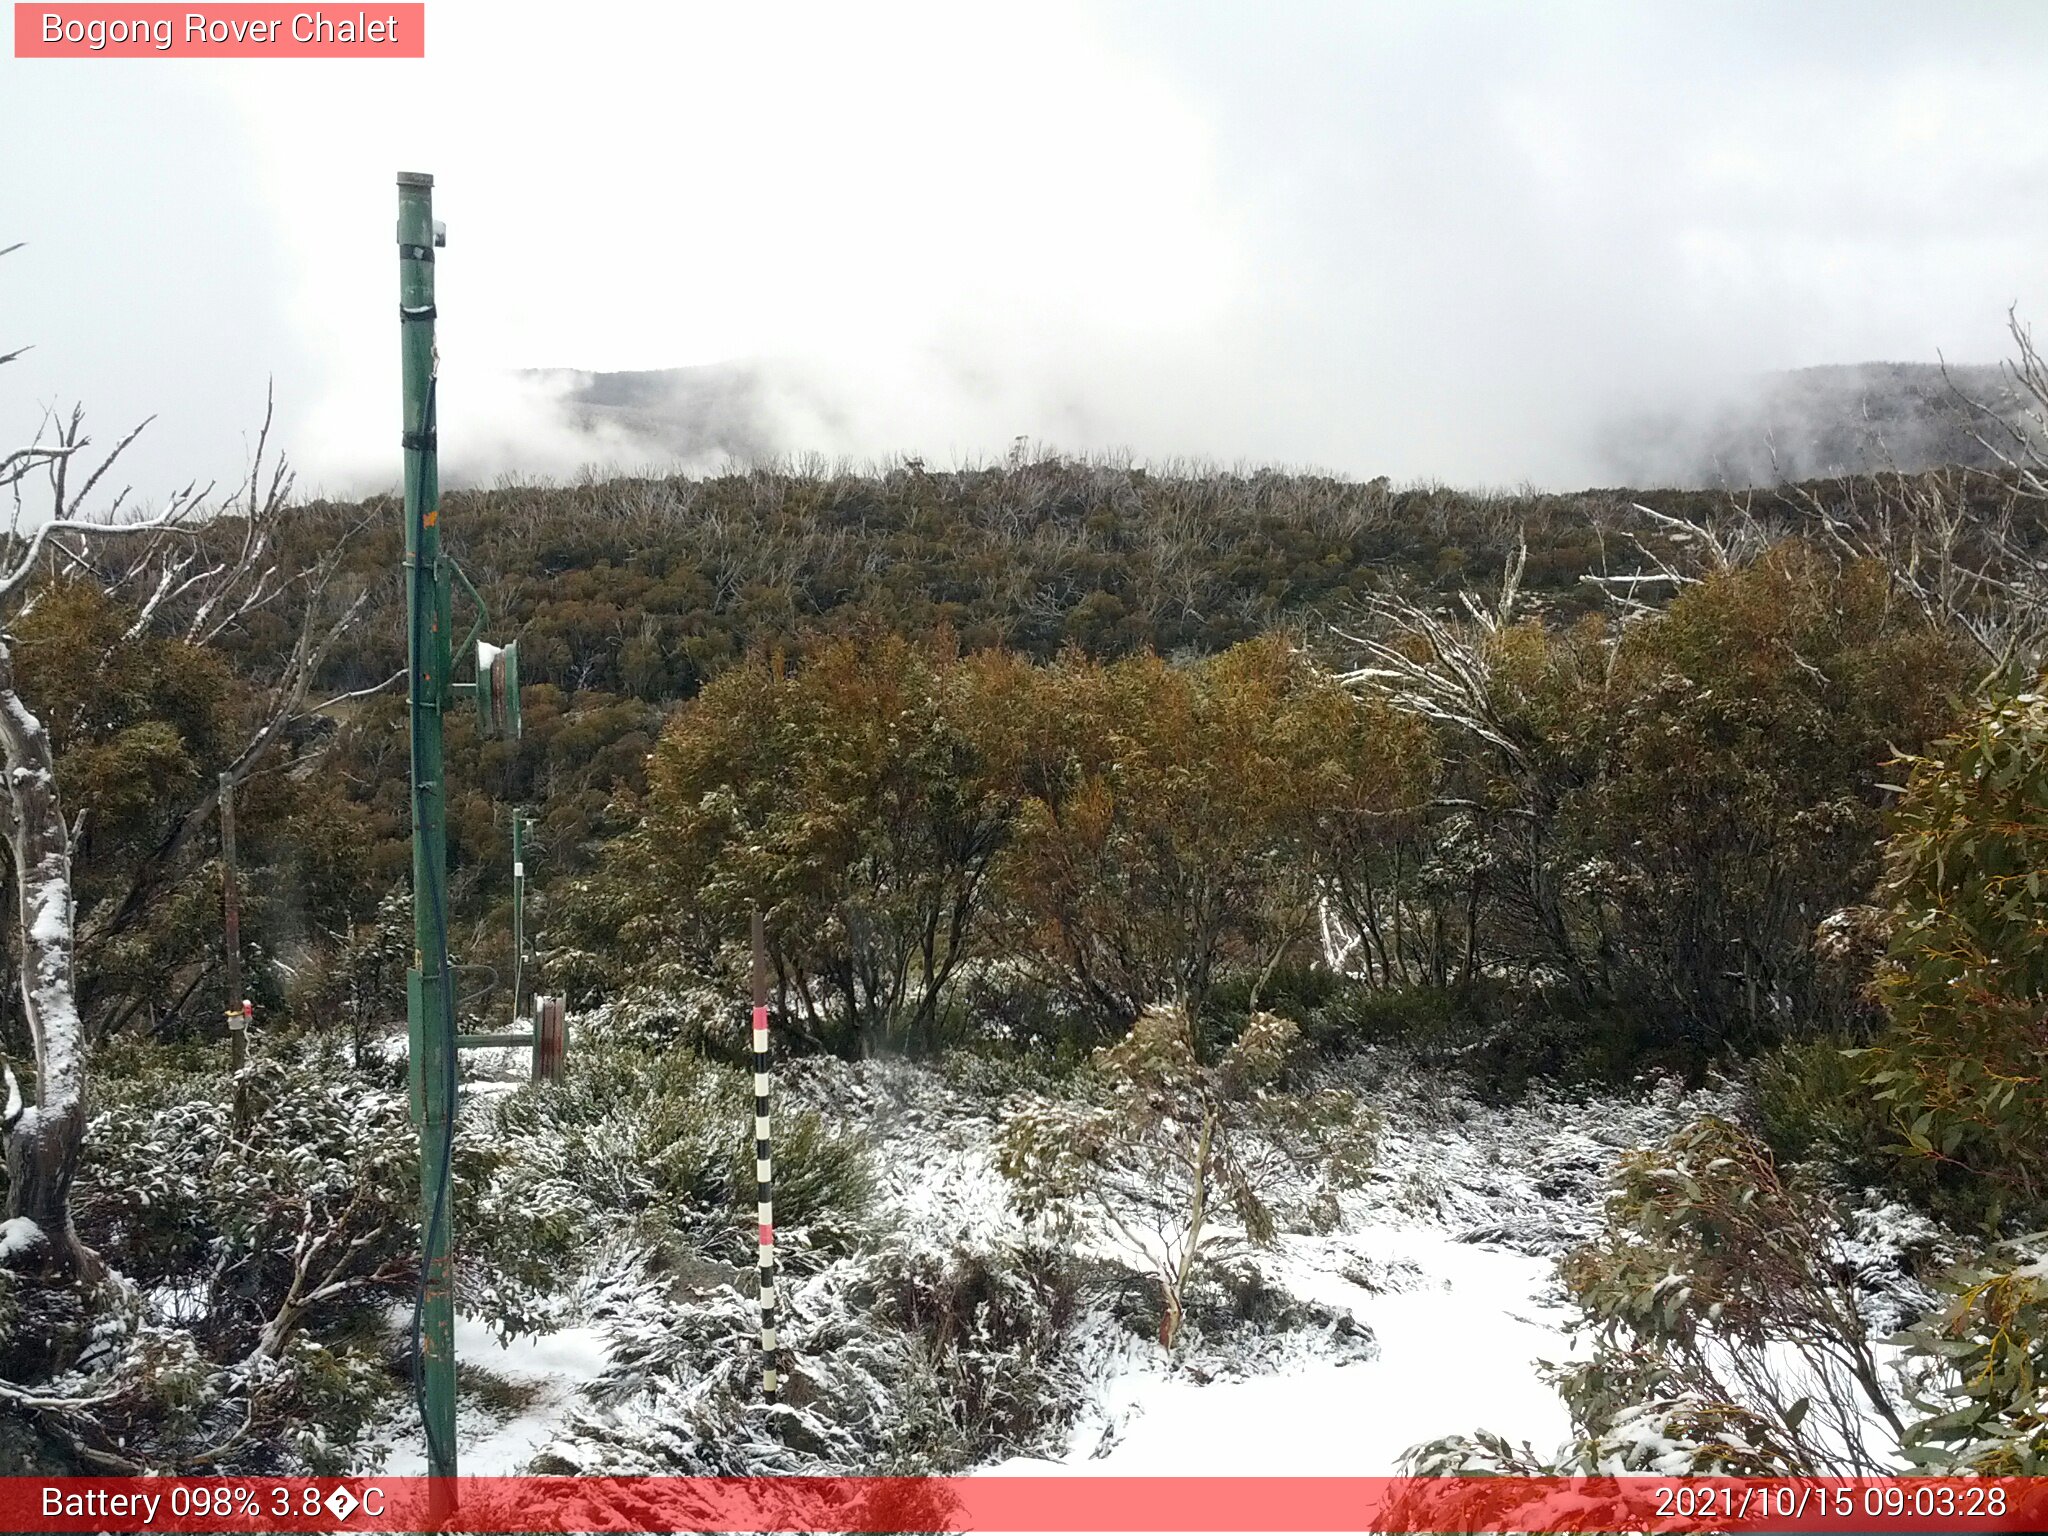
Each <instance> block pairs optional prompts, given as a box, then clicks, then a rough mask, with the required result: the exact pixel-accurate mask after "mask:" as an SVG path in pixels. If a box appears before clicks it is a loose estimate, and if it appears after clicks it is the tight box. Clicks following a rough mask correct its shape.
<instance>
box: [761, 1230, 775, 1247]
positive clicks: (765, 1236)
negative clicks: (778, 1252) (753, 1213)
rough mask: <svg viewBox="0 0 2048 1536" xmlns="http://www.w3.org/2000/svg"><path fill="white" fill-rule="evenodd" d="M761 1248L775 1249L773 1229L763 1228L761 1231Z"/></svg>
mask: <svg viewBox="0 0 2048 1536" xmlns="http://www.w3.org/2000/svg"><path fill="white" fill-rule="evenodd" d="M761 1246H762V1247H763V1248H773V1247H774V1246H775V1229H774V1228H773V1227H763V1228H762V1229H761Z"/></svg>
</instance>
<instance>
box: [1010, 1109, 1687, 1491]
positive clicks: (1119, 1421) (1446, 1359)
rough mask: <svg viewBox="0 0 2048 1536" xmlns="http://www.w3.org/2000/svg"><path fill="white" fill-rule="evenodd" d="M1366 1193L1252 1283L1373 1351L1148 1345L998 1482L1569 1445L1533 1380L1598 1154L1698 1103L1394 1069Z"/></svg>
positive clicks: (1356, 1463)
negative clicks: (1042, 1454)
mask: <svg viewBox="0 0 2048 1536" xmlns="http://www.w3.org/2000/svg"><path fill="white" fill-rule="evenodd" d="M1372 1098H1373V1100H1374V1102H1375V1103H1376V1104H1377V1105H1378V1106H1379V1108H1380V1109H1381V1112H1382V1113H1383V1115H1384V1116H1385V1119H1386V1126H1385V1130H1384V1132H1383V1137H1382V1143H1381V1157H1380V1164H1379V1167H1378V1169H1377V1171H1376V1173H1375V1176H1374V1179H1373V1181H1372V1183H1371V1185H1370V1186H1369V1187H1368V1188H1367V1189H1366V1190H1364V1191H1362V1192H1360V1193H1358V1194H1356V1195H1353V1196H1349V1197H1347V1198H1346V1200H1345V1202H1344V1216H1345V1219H1344V1221H1343V1223H1342V1224H1341V1226H1340V1227H1339V1229H1338V1230H1337V1231H1335V1232H1333V1233H1328V1234H1323V1235H1320V1236H1317V1235H1309V1234H1297V1233H1284V1234H1282V1235H1281V1237H1280V1238H1279V1240H1278V1242H1277V1244H1276V1248H1275V1250H1274V1251H1273V1252H1270V1253H1268V1254H1266V1255H1264V1256H1262V1267H1263V1268H1264V1269H1265V1271H1266V1273H1267V1275H1268V1277H1269V1278H1270V1279H1271V1280H1273V1281H1274V1282H1276V1283H1277V1284H1279V1285H1280V1286H1281V1287H1282V1288H1284V1289H1285V1290H1287V1291H1288V1292H1290V1293H1291V1294H1293V1295H1295V1296H1297V1297H1299V1298H1301V1299H1302V1300H1305V1301H1311V1302H1316V1303H1320V1304H1322V1305H1324V1306H1327V1307H1331V1308H1335V1309H1339V1310H1341V1311H1345V1312H1349V1313H1350V1314H1351V1316H1352V1317H1353V1318H1354V1319H1355V1320H1356V1321H1357V1322H1358V1323H1360V1324H1363V1325H1364V1326H1365V1327H1366V1328H1367V1329H1369V1330H1370V1331H1371V1333H1372V1335H1373V1337H1374V1339H1375V1340H1376V1342H1377V1345H1378V1351H1377V1356H1376V1358H1372V1359H1367V1360H1358V1359H1356V1358H1355V1357H1353V1358H1343V1359H1318V1358H1316V1357H1315V1356H1314V1355H1312V1354H1311V1355H1309V1356H1307V1357H1306V1358H1299V1359H1296V1360H1294V1361H1292V1362H1291V1363H1290V1364H1288V1365H1287V1366H1286V1367H1284V1368H1283V1369H1281V1370H1279V1371H1275V1372H1271V1373H1268V1374H1263V1375H1255V1376H1238V1375H1235V1374H1232V1375H1230V1376H1228V1377H1224V1378H1218V1379H1206V1380H1205V1379H1204V1375H1205V1374H1206V1373H1199V1372H1197V1373H1191V1372H1188V1371H1184V1370H1178V1369H1174V1368H1172V1367H1171V1366H1169V1365H1168V1364H1167V1363H1166V1362H1165V1361H1164V1360H1162V1359H1161V1358H1159V1356H1158V1355H1157V1353H1156V1352H1154V1353H1152V1354H1151V1355H1150V1356H1149V1357H1140V1358H1138V1359H1137V1360H1135V1361H1133V1362H1131V1363H1130V1365H1129V1367H1128V1368H1127V1369H1126V1370H1125V1371H1123V1372H1121V1373H1119V1374H1117V1375H1115V1376H1112V1377H1110V1378H1109V1379H1108V1380H1106V1381H1105V1382H1104V1383H1103V1384H1102V1389H1101V1393H1100V1397H1099V1400H1098V1401H1097V1402H1096V1403H1095V1404H1094V1405H1092V1406H1091V1409H1090V1411H1089V1412H1088V1413H1086V1414H1084V1415H1083V1417H1082V1418H1081V1420H1080V1421H1079V1422H1078V1423H1077V1424H1076V1426H1075V1429H1074V1432H1073V1434H1072V1436H1071V1437H1070V1440H1069V1444H1068V1447H1067V1451H1066V1454H1065V1455H1064V1456H1062V1457H1061V1458H1059V1459H1058V1460H1057V1461H1045V1460H1038V1459H1030V1458H1022V1457H1019V1458H1013V1459H1011V1460H1009V1461H1006V1462H1003V1463H1000V1464H998V1465H996V1466H994V1467H991V1468H988V1469H987V1470H988V1471H991V1472H998V1473H1005V1474H1019V1475H1021V1474H1029V1473H1033V1472H1052V1471H1060V1472H1078V1473H1090V1474H1096V1473H1099V1474H1102V1475H1116V1476H1155V1475H1158V1476H1164V1475H1175V1474H1178V1475H1231V1474H1243V1475H1252V1474H1259V1475H1290V1476H1307V1475H1326V1476H1340V1475H1359V1476H1372V1475H1379V1474H1391V1473H1393V1472H1395V1471H1397V1470H1398V1468H1399V1463H1400V1461H1401V1458H1402V1455H1403V1453H1405V1452H1406V1451H1407V1450H1408V1449H1409V1448H1410V1447H1412V1446H1414V1445H1417V1444H1419V1443H1422V1442H1424V1441H1427V1440H1432V1439H1435V1438H1438V1437H1440V1436H1444V1435H1451V1434H1470V1433H1472V1432H1473V1431H1475V1430H1481V1429H1485V1430H1491V1431H1493V1432H1495V1433H1497V1434H1499V1435H1501V1436H1503V1437H1504V1438H1506V1439H1507V1440H1509V1441H1510V1442H1513V1443H1521V1442H1523V1441H1527V1442H1528V1443H1530V1444H1531V1445H1533V1446H1534V1447H1535V1448H1536V1449H1537V1450H1538V1451H1542V1452H1548V1451H1550V1450H1552V1449H1554V1448H1556V1447H1558V1446H1560V1445H1562V1444H1563V1443H1564V1442H1565V1441H1566V1440H1568V1439H1569V1438H1570V1434H1571V1422H1570V1419H1569V1416H1568V1415H1567V1414H1566V1411H1565V1408H1564V1404H1563V1402H1562V1401H1561V1400H1560V1399H1559V1398H1558V1396H1557V1394H1556V1392H1555V1391H1553V1390H1552V1389H1551V1387H1550V1386H1549V1384H1548V1383H1547V1382H1545V1381H1544V1380H1543V1379H1542V1378H1541V1376H1540V1375H1539V1374H1538V1372H1539V1366H1540V1362H1542V1361H1545V1360H1551V1361H1558V1360H1563V1359H1566V1358H1569V1356H1570V1353H1571V1347H1572V1346H1571V1341H1570V1340H1569V1339H1567V1338H1566V1336H1565V1334H1564V1333H1563V1331H1562V1329H1563V1326H1564V1324H1565V1323H1566V1322H1567V1321H1568V1318H1569V1314H1568V1312H1567V1311H1566V1309H1565V1307H1564V1306H1563V1297H1562V1294H1561V1292H1560V1291H1559V1289H1558V1287H1557V1284H1556V1281H1555V1278H1554V1261H1555V1258H1556V1256H1557V1255H1558V1254H1560V1253H1562V1252H1563V1251H1564V1249H1565V1248H1567V1247H1568V1246H1570V1245H1571V1244H1572V1243H1574V1242H1576V1241H1578V1240H1579V1239H1580V1238H1582V1237H1584V1236H1586V1235H1588V1234H1590V1232H1591V1231H1592V1230H1593V1228H1594V1226H1595V1225H1596V1224H1597V1221H1598V1217H1599V1209H1600V1202H1601V1199H1602V1196H1603V1194H1604V1190H1605V1182H1606V1178H1607V1174H1608V1171H1609V1169H1610V1168H1611V1166H1612V1164H1613V1161H1614V1159H1615V1158H1616V1157H1617V1156H1618V1155H1619V1153H1620V1152H1622V1151H1623V1150H1626V1149H1627V1148H1629V1147H1631V1146H1636V1145H1640V1144H1642V1143H1644V1142H1647V1141H1650V1140H1653V1139H1655V1137H1656V1136H1658V1135H1659V1134H1660V1133H1662V1132H1663V1131H1666V1130H1668V1129H1669V1128H1670V1127H1671V1126H1672V1125H1674V1124H1676V1123H1677V1121H1678V1120H1680V1119H1682V1118H1685V1117H1687V1116H1690V1115H1692V1114H1697V1113H1701V1112H1704V1111H1705V1110H1706V1109H1708V1108H1710V1107H1712V1106H1711V1105H1710V1103H1709V1102H1708V1099H1709V1096H1707V1095H1693V1096H1686V1097H1681V1096H1680V1095H1679V1094H1678V1093H1677V1092H1676V1090H1675V1089H1673V1088H1672V1087H1670V1086H1668V1085H1667V1086H1659V1087H1657V1088H1655V1089H1653V1090H1651V1091H1650V1092H1649V1093H1648V1094H1647V1095H1645V1096H1641V1097H1637V1098H1630V1099H1621V1098H1608V1099H1589V1098H1585V1097H1579V1096H1566V1095H1551V1094H1546V1093H1544V1092H1543V1091H1542V1090H1540V1089H1539V1090H1537V1091H1535V1092H1533V1093H1532V1094H1531V1095H1530V1096H1529V1097H1527V1098H1525V1099H1524V1100H1522V1101H1521V1102H1519V1103H1517V1104H1515V1105H1513V1106H1509V1107H1488V1106H1484V1105H1481V1104H1479V1103H1478V1102H1477V1101H1475V1100H1473V1099H1471V1098H1470V1097H1469V1096H1467V1095H1466V1094H1464V1093H1463V1092H1462V1091H1461V1090H1459V1089H1457V1088H1456V1087H1454V1086H1452V1085H1450V1084H1448V1083H1446V1082H1444V1081H1442V1080H1418V1079H1415V1078H1412V1077H1406V1076H1396V1077H1394V1078H1392V1079H1391V1080H1389V1081H1387V1082H1384V1083H1382V1084H1381V1085H1380V1087H1379V1089H1378V1091H1377V1092H1374V1093H1373V1094H1372Z"/></svg>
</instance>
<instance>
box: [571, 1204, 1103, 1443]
mask: <svg viewBox="0 0 2048 1536" xmlns="http://www.w3.org/2000/svg"><path fill="white" fill-rule="evenodd" d="M1078 1295H1079V1279H1078V1273H1077V1271H1076V1270H1075V1269H1074V1267H1073V1266H1072V1262H1071V1261H1070V1260H1068V1259H1066V1258H1065V1257H1063V1256H1061V1255H1059V1254H1058V1253H1056V1252H1054V1251H1053V1250H1050V1249H1047V1248H1043V1247H1038V1246H1029V1245H1025V1246H1019V1245H1009V1244H1005V1245H1001V1246H998V1247H995V1248H990V1249H969V1248H959V1249H954V1250H949V1251H940V1250H932V1249H927V1248H922V1247H919V1246H916V1245H915V1244H914V1243H913V1242H911V1241H910V1240H908V1239H905V1238H899V1237H892V1238H890V1239H888V1240H886V1241H884V1242H882V1243H881V1244H880V1245H879V1246H877V1247H874V1248H870V1249H867V1250H864V1251H863V1252H861V1253H859V1254H857V1255H853V1256H850V1257H844V1258H840V1259H837V1260H835V1261H833V1262H832V1263H831V1264H830V1265H828V1266H827V1267H826V1268H825V1269H823V1270H822V1271H820V1272H819V1273H817V1274H815V1275H812V1276H810V1277H808V1278H805V1279H800V1280H797V1281H795V1282H793V1283H791V1284H789V1286H788V1304H787V1307H786V1311H785V1317H784V1328H783V1344H784V1350H785V1354H784V1367H785V1388H784V1392H783V1400H782V1402H781V1403H780V1404H778V1405H777V1406H775V1407H773V1408H770V1407H768V1406H767V1405H765V1404H763V1403H762V1402H761V1400H760V1376H759V1370H760V1360H759V1355H758V1353H757V1352H756V1350H755V1349H754V1347H753V1337H754V1329H755V1326H756V1323H757V1315H756V1313H755V1310H754V1303H753V1300H752V1298H751V1297H749V1296H746V1295H744V1294H743V1293H742V1291H741V1290H740V1289H738V1288H737V1287H735V1286H732V1285H718V1284H714V1285H709V1286H691V1285H688V1284H687V1283H685V1282H683V1281H681V1280H679V1279H678V1278H677V1277H675V1276H673V1275H663V1274H658V1273H655V1272H653V1271H652V1270H651V1269H648V1268H646V1267H642V1268H641V1269H640V1270H639V1271H638V1272H637V1273H636V1274H634V1275H632V1276H631V1277H629V1278H626V1279H622V1280H621V1281H620V1282H619V1283H618V1284H617V1285H615V1286H614V1287H612V1288H611V1291H610V1293H609V1294H608V1295H607V1297H606V1298H604V1300H603V1302H602V1304H601V1305H600V1306H599V1307H598V1308H597V1309H596V1310H595V1312H594V1317H595V1320H596V1321H597V1322H598V1323H599V1325H600V1326H601V1327H602V1328H603V1329H604V1331H605V1334H606V1336H607V1341H608V1345H609V1348H608V1353H607V1359H608V1364H607V1368H606V1370H605V1373H604V1374H603V1376H602V1377H600V1378H599V1379H598V1380H597V1381H596V1382H594V1383H593V1384H592V1385H591V1387H590V1388H589V1390H588V1392H587V1393H586V1398H587V1401H586V1402H585V1403H584V1404H581V1405H578V1406H577V1407H576V1408H575V1409H574V1410H572V1411H571V1413H570V1414H569V1415H568V1417H567V1419H566V1420H565V1422H564V1425H563V1427H562V1430H561V1432H560V1433H559V1434H558V1436H557V1438H556V1439H555V1440H554V1441H553V1442H552V1443H551V1444H550V1445H549V1446H548V1447H547V1448H546V1449H545V1451H544V1452H543V1454H542V1455H541V1456H540V1457H538V1458H537V1459H536V1461H535V1463H534V1470H537V1471H553V1472H582V1473H591V1474H603V1473H646V1472H657V1473H676V1474H690V1475H700V1476H710V1475H736V1474H743V1473H744V1474H758V1473H764V1472H780V1473H804V1474H816V1475H826V1474H848V1473H866V1474H873V1473H927V1472H948V1471H959V1470H962V1469H964V1468H966V1467H968V1466H971V1465H974V1464H976V1463H977V1462H982V1461H986V1460H989V1459H991V1458H994V1457H997V1456H1001V1455H1008V1454H1013V1453H1016V1452H1018V1451H1029V1450H1048V1449H1050V1448H1051V1447H1052V1445H1053V1444H1054V1443H1055V1442H1056V1440H1057V1437H1058V1432H1059V1430H1060V1428H1061V1427H1062V1424H1063V1421H1064V1419H1065V1417H1066V1416H1067V1415H1068V1414H1069V1413H1070V1412H1071V1411H1072V1409H1073V1408H1074V1407H1075V1406H1076V1404H1077V1403H1078V1402H1079V1400H1080V1397H1081V1382H1080V1377H1079V1372H1078V1369H1077V1367H1076V1366H1075V1363H1074V1360H1073V1351H1074V1345H1075V1326H1074V1325H1075V1321H1076V1317H1077V1308H1078Z"/></svg>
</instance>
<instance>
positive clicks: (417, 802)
mask: <svg viewBox="0 0 2048 1536" xmlns="http://www.w3.org/2000/svg"><path fill="white" fill-rule="evenodd" d="M433 189H434V178H433V177H431V176H424V175H419V174H416V173H408V172H400V173H399V177H398V305H399V336H400V355H401V358H402V362H403V366H404V374H405V417H404V428H403V432H404V436H403V445H404V450H405V573H406V614H407V628H408V636H407V663H408V670H409V678H410V690H409V692H410V699H409V702H410V707H411V716H412V804H413V827H412V892H413V934H414V949H413V969H412V974H411V975H410V976H409V977H408V978H407V981H408V986H407V988H406V991H407V999H406V1000H407V1010H406V1012H407V1023H408V1025H409V1027H410V1031H411V1048H412V1062H413V1094H414V1099H413V1109H414V1116H415V1118H416V1119H417V1120H418V1122H419V1127H420V1239H421V1242H420V1246H421V1265H422V1276H421V1283H420V1322H419V1341H418V1343H419V1361H418V1366H417V1369H418V1370H419V1372H420V1378H421V1399H420V1410H421V1418H422V1420H423V1427H424V1429H425V1431H426V1438H427V1474H428V1476H430V1477H436V1478H451V1477H453V1476H454V1475H455V1286H454V1278H455V1277H454V1262H453V1253H454V1246H455V1245H454V1216H455V1212H454V1192H453V1190H452V1188H451V1184H452V1182H453V1178H452V1168H451V1158H452V1153H453V1142H454V1134H455V1125H454V1119H455V1061H456V1057H455V1011H454V998H453V996H452V995H451V994H452V987H451V985H450V977H449V969H448V823H447V786H446V783H445V781H444V778H443V765H442V751H441V733H442V718H443V712H444V710H445V708H446V706H447V704H448V701H449V698H450V689H449V681H450V679H449V671H450V662H451V660H452V657H451V655H450V650H451V647H450V638H449V635H450V619H451V617H452V615H451V611H450V602H451V598H450V593H449V589H448V582H447V579H446V575H445V573H444V572H443V570H442V566H441V530H440V517H441V510H440V509H441V482H440V471H439V464H438V458H437V444H436V440H435V431H434V424H435V417H436V410H435V400H434V395H435V373H436V371H437V365H436V359H435V352H434V246H435V244H436V241H435V236H434V190H433ZM451 1491H452V1490H451ZM437 1502H438V1500H437Z"/></svg>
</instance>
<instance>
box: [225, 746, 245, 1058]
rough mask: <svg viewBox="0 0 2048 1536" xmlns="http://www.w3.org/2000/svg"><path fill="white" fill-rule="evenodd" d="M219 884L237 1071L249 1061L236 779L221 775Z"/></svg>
mask: <svg viewBox="0 0 2048 1536" xmlns="http://www.w3.org/2000/svg"><path fill="white" fill-rule="evenodd" d="M220 885H221V909H222V913H223V926H224V927H225V928H226V930H227V969H228V996H227V1003H228V1007H227V1018H228V1064H229V1065H230V1066H232V1067H233V1068H234V1069H235V1070H236V1071H238V1072H239V1071H240V1070H241V1069H242V1067H243V1065H244V1064H245V1063H246V1062H247V1061H248V1059H249V1030H248V1003H247V1001H246V999H244V998H243V996H242V898H241V891H240V888H239V886H238V884H237V882H236V879H235V780H234V776H233V775H231V774H226V773H224V774H222V775H221V776H220Z"/></svg>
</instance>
